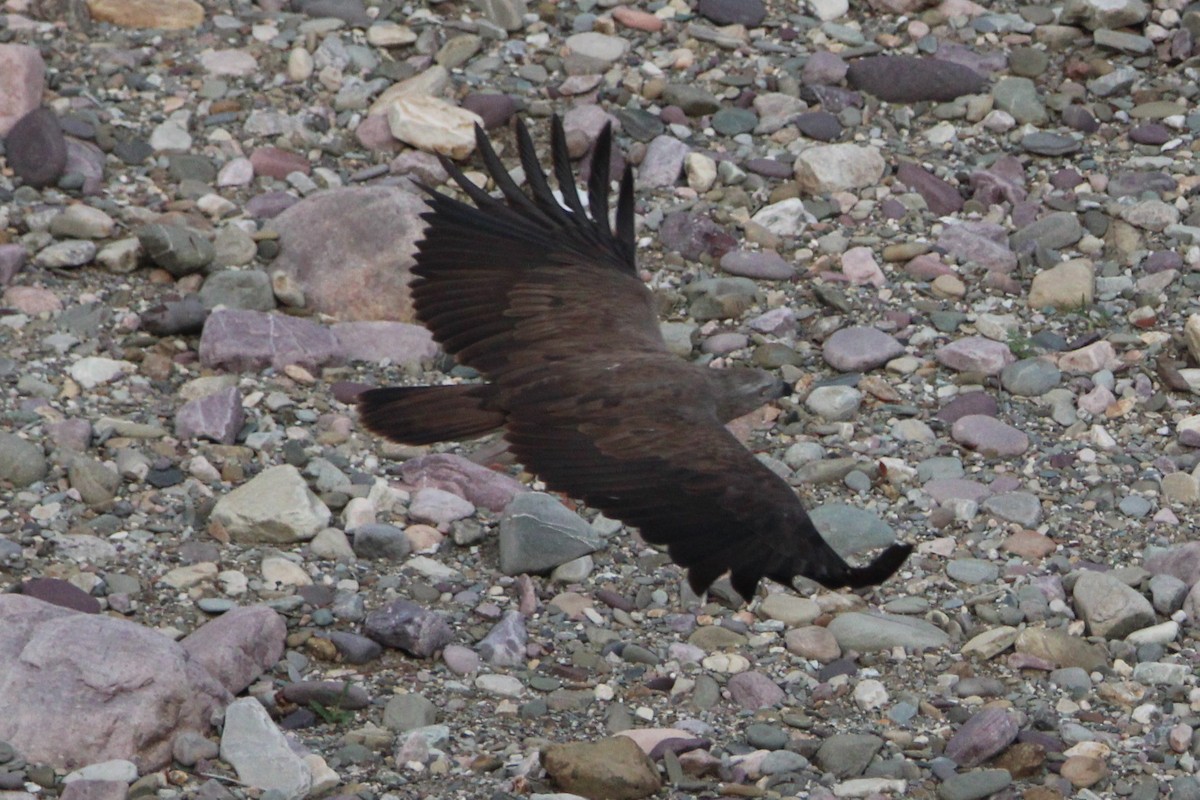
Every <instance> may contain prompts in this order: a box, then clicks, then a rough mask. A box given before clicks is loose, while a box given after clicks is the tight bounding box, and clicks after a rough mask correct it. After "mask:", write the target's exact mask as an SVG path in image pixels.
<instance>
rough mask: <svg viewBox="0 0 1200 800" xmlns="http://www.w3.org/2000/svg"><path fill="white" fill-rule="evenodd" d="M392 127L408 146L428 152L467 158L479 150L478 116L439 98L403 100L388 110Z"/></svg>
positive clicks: (415, 97)
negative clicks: (476, 148)
mask: <svg viewBox="0 0 1200 800" xmlns="http://www.w3.org/2000/svg"><path fill="white" fill-rule="evenodd" d="M387 120H388V128H389V129H390V130H391V132H392V136H395V137H396V138H397V139H399V140H400V141H402V142H404V143H405V144H409V145H412V146H413V147H416V148H417V149H419V150H424V151H425V152H427V153H436V154H438V155H443V156H450V157H451V158H455V159H463V158H466V157H467V156H469V155H470V154H471V151H473V150H474V149H475V126H476V125H483V120H482V119H481V118H480V117H479V115H478V114H475V113H473V112H471V111H467V110H466V109H465V108H459V107H458V106H456V105H453V104H452V103H448V102H446V101H445V100H439V99H438V98H436V97H428V96H421V95H416V96H412V97H399V98H397V99H396V100H395V101H394V102H393V103H392V104H391V105H389V106H388V110H387Z"/></svg>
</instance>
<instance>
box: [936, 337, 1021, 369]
mask: <svg viewBox="0 0 1200 800" xmlns="http://www.w3.org/2000/svg"><path fill="white" fill-rule="evenodd" d="M934 356H935V357H936V358H937V360H938V362H939V363H941V364H943V365H945V366H947V367H949V368H950V369H954V370H958V371H960V372H982V373H983V374H984V375H999V374H1000V371H1001V370H1003V369H1004V368H1005V367H1007V366H1008V365H1009V364H1012V363H1013V362H1015V361H1016V360H1017V358H1016V356H1014V355H1013V354H1012V351H1011V350H1009V349H1008V345H1006V344H1004V343H1003V342H995V341H992V340H991V339H985V338H984V337H982V336H967V337H964V338H962V339H959V340H958V341H955V342H951V343H950V344H948V345H945V346H943V347H940V348H938V350H937V352H935V353H934Z"/></svg>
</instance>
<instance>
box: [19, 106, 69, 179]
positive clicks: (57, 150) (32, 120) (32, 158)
mask: <svg viewBox="0 0 1200 800" xmlns="http://www.w3.org/2000/svg"><path fill="white" fill-rule="evenodd" d="M4 151H5V157H6V158H7V160H8V165H9V166H10V167H12V170H13V172H15V173H17V177H19V178H20V179H21V180H22V181H24V182H25V183H26V184H28V185H29V186H32V187H34V188H36V189H41V188H42V187H44V186H50V185H51V184H53V183H54V182H55V181H57V180H58V179H59V178H60V177H61V176H62V174H63V170H64V169H66V166H67V140H66V137H64V136H63V132H62V128H61V127H59V124H58V117H56V116H55V115H54V112H53V111H51V110H50V109H48V108H35V109H34V110H33V111H30V112H29V113H28V114H26V115H25V116H23V117H21V118H20V119H19V120H17V123H16V124H15V125H13V127H12V130H11V131H9V132H8V136H6V137H5V138H4Z"/></svg>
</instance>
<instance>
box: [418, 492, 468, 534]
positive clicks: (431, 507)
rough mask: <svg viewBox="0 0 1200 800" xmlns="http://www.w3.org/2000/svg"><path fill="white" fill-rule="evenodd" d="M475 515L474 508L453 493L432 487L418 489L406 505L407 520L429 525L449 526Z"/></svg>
mask: <svg viewBox="0 0 1200 800" xmlns="http://www.w3.org/2000/svg"><path fill="white" fill-rule="evenodd" d="M474 513H475V506H474V505H473V504H472V503H471V502H470V501H469V500H466V499H464V498H462V497H461V496H459V495H457V494H455V493H454V492H447V491H446V490H444V489H438V488H435V487H433V486H426V487H424V488H421V489H418V490H417V491H416V493H415V494H414V495H413V498H412V502H411V503H409V505H408V517H409V519H413V520H417V521H419V522H427V523H429V524H431V525H449V524H450V523H451V522H454V521H455V520H459V519H465V518H466V517H469V516H471V515H472V514H474Z"/></svg>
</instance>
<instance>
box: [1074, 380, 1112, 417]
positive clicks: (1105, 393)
mask: <svg viewBox="0 0 1200 800" xmlns="http://www.w3.org/2000/svg"><path fill="white" fill-rule="evenodd" d="M1116 400H1117V398H1116V396H1115V395H1114V394H1113V393H1112V392H1111V391H1109V390H1108V389H1107V388H1105V387H1104V386H1097V387H1095V388H1094V389H1092V390H1091V391H1090V392H1088V393H1087V394H1085V395H1081V396H1080V398H1079V402H1078V404H1077V405H1078V406H1079V410H1080V411H1086V412H1088V413H1089V414H1091V415H1092V416H1097V415H1099V414H1103V413H1104V409H1106V408H1108V407H1109V406H1110V405H1112V404H1113V403H1115V402H1116Z"/></svg>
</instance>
